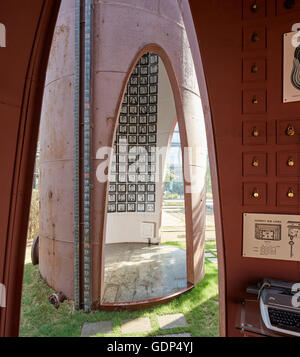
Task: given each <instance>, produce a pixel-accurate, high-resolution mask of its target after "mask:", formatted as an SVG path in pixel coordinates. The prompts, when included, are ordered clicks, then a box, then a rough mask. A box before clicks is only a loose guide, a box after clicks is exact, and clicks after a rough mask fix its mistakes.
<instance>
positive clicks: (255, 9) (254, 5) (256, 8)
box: [251, 3, 258, 12]
mask: <svg viewBox="0 0 300 357" xmlns="http://www.w3.org/2000/svg"><path fill="white" fill-rule="evenodd" d="M251 11H252V12H257V11H258V6H257V4H255V3H254V4H252V5H251Z"/></svg>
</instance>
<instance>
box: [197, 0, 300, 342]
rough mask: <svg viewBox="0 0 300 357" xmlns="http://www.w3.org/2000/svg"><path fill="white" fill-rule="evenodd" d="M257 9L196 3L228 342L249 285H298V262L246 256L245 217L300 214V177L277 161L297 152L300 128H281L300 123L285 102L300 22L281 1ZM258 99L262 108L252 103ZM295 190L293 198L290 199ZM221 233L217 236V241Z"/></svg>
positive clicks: (297, 106)
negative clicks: (289, 41) (288, 46)
mask: <svg viewBox="0 0 300 357" xmlns="http://www.w3.org/2000/svg"><path fill="white" fill-rule="evenodd" d="M253 3H254V1H251V0H244V1H237V0H228V1H217V0H214V1H197V0H190V6H191V10H192V14H193V18H194V22H195V27H196V33H197V36H198V40H199V46H200V52H201V56H202V61H203V67H204V72H205V77H206V83H207V91H208V96H209V101H210V108H211V115H212V125H213V130H214V139H215V149H216V163H217V165H216V166H217V167H216V168H217V172H218V183H219V193H220V204H221V212H220V213H221V220H222V222H223V240H224V241H223V243H224V252H225V267H224V269H225V288H226V305H225V306H226V310H227V314H228V315H227V326H226V327H227V334H228V335H229V336H235V335H237V336H240V333H239V332H238V331H237V330H236V329H235V321H236V314H237V307H238V301H239V300H240V298H242V297H245V296H246V295H245V289H246V286H247V285H248V284H249V283H255V282H256V281H258V280H259V279H261V278H263V277H273V278H277V279H282V280H291V281H299V278H300V263H299V262H291V261H282V260H270V259H266V260H264V259H255V258H244V257H243V256H242V218H243V213H244V212H257V213H275V214H276V213H285V214H289V213H290V214H299V213H300V209H299V200H300V197H299V174H297V172H296V173H293V174H291V175H289V176H282V175H281V173H280V171H278V168H280V167H285V165H286V161H285V160H279V161H278V162H277V159H276V157H277V154H278V153H279V152H282V151H283V152H286V151H287V152H298V151H299V140H300V136H299V135H298V132H299V129H298V127H300V126H299V122H300V121H299V120H298V121H295V122H294V124H295V126H296V136H294V137H288V136H286V134H285V129H286V125H287V124H286V123H283V124H282V121H285V120H288V121H290V120H297V119H300V103H299V102H298V103H297V102H295V103H288V104H283V102H282V67H283V63H282V61H283V58H282V53H283V52H282V48H283V40H282V39H283V33H285V32H290V31H291V27H292V25H293V24H294V23H297V22H299V19H300V7H299V6H298V5H297V6H296V7H295V8H294V9H292V10H286V9H285V8H284V6H283V3H284V1H283V0H278V1H275V0H268V1H264V0H262V1H257V2H256V3H257V6H258V11H257V12H252V11H251V10H250V7H251V5H252V4H253ZM204 14H205V15H204ZM253 33H257V34H258V35H259V40H258V41H257V42H253V41H252V40H251V38H252V35H253ZM252 63H256V64H257V66H258V67H259V71H258V72H257V74H256V75H254V74H252V73H251V64H252ZM253 97H256V98H257V99H258V104H252V99H253ZM254 127H257V128H258V129H259V136H258V137H253V136H252V130H253V128H254ZM297 131H298V132H297ZM282 142H284V144H283V143H282ZM253 153H255V154H258V153H259V155H260V158H261V163H262V168H263V169H262V170H260V171H259V172H257V173H254V175H253V172H251V170H252V167H251V165H250V162H251V161H249V156H247V155H250V157H251V156H252V155H253ZM297 164H298V163H297ZM243 167H244V169H243ZM278 183H284V184H283V185H278ZM289 186H293V187H294V193H295V196H294V198H292V199H288V200H287V199H285V197H286V190H287V187H289ZM255 187H258V188H259V189H260V196H259V198H258V199H257V200H255V199H253V198H252V197H251V193H252V190H253V189H254V188H255ZM280 197H284V200H283V201H282V200H280ZM221 233H222V232H217V234H218V236H219V237H221ZM219 243H220V242H219ZM219 253H221V252H219ZM220 269H221V270H223V267H220Z"/></svg>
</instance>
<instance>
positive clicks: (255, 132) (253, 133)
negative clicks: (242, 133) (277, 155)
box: [252, 128, 259, 137]
mask: <svg viewBox="0 0 300 357" xmlns="http://www.w3.org/2000/svg"><path fill="white" fill-rule="evenodd" d="M252 136H255V137H257V136H259V132H258V130H257V129H256V128H253V131H252Z"/></svg>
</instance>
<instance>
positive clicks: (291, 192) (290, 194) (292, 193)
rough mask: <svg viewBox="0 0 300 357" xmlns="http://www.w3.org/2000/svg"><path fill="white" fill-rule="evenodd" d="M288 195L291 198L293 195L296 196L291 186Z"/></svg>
mask: <svg viewBox="0 0 300 357" xmlns="http://www.w3.org/2000/svg"><path fill="white" fill-rule="evenodd" d="M287 196H288V197H289V198H293V197H294V192H293V190H292V189H291V188H289V190H288V193H287Z"/></svg>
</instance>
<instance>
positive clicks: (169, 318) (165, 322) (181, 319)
mask: <svg viewBox="0 0 300 357" xmlns="http://www.w3.org/2000/svg"><path fill="white" fill-rule="evenodd" d="M157 320H158V324H159V327H160V328H161V329H170V328H175V327H186V326H188V323H187V321H186V318H185V316H184V315H183V314H171V315H161V316H157Z"/></svg>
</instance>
